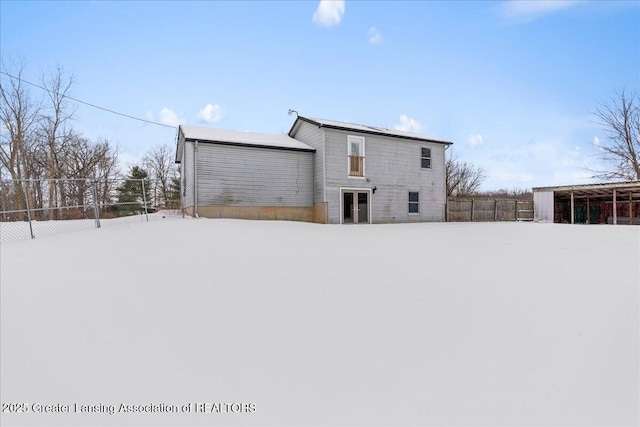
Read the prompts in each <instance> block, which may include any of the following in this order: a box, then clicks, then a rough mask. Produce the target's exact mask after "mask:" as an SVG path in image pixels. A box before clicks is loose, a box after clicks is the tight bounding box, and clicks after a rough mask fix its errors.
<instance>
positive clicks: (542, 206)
mask: <svg viewBox="0 0 640 427" xmlns="http://www.w3.org/2000/svg"><path fill="white" fill-rule="evenodd" d="M553 203H554V202H553V191H534V192H533V220H534V221H535V222H553Z"/></svg>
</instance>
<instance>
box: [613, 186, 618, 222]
mask: <svg viewBox="0 0 640 427" xmlns="http://www.w3.org/2000/svg"><path fill="white" fill-rule="evenodd" d="M616 204H617V201H616V189H615V188H614V189H613V225H617V224H618V210H617V209H616Z"/></svg>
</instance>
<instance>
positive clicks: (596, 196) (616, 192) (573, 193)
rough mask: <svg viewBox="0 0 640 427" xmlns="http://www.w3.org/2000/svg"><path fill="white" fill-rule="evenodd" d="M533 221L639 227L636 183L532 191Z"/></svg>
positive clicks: (639, 191)
mask: <svg viewBox="0 0 640 427" xmlns="http://www.w3.org/2000/svg"><path fill="white" fill-rule="evenodd" d="M533 209H534V214H533V217H534V218H533V219H534V221H538V222H558V223H568V224H636V225H640V181H628V182H616V183H607V184H587V185H564V186H559V187H536V188H533Z"/></svg>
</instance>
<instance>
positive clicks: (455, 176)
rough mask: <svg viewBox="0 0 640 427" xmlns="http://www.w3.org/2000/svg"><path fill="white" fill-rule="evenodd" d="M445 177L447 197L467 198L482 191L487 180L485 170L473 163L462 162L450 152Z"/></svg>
mask: <svg viewBox="0 0 640 427" xmlns="http://www.w3.org/2000/svg"><path fill="white" fill-rule="evenodd" d="M445 177H446V180H447V197H451V196H453V197H467V196H470V195H471V194H473V193H475V192H477V191H478V189H480V185H482V183H483V182H484V180H485V179H487V176H486V174H485V173H484V170H483V169H482V168H480V167H475V166H474V165H472V164H471V163H466V162H461V161H459V160H458V158H457V156H456V154H455V153H453V152H452V151H449V157H448V158H447V161H446V162H445Z"/></svg>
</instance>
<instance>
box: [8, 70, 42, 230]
mask: <svg viewBox="0 0 640 427" xmlns="http://www.w3.org/2000/svg"><path fill="white" fill-rule="evenodd" d="M1 68H2V71H3V72H4V73H6V74H3V79H2V80H0V121H1V124H2V127H3V128H4V129H5V131H4V132H1V133H0V162H1V163H2V166H3V167H4V168H5V169H6V170H7V172H8V173H9V175H10V176H11V178H12V179H13V180H14V187H15V188H14V194H15V197H16V208H17V209H19V210H23V209H25V201H26V202H27V203H28V204H29V206H32V205H33V200H31V199H30V197H31V191H29V182H28V181H22V180H28V179H30V178H32V175H31V166H30V163H31V162H30V159H29V153H30V150H31V149H32V147H33V145H34V142H35V126H36V123H37V120H38V115H39V112H40V105H39V104H38V103H37V102H34V101H33V100H32V99H31V97H30V95H29V92H28V91H27V90H26V89H25V87H24V85H23V82H22V78H21V77H22V74H23V73H24V68H25V65H24V63H23V62H18V63H15V64H11V65H10V66H9V67H7V66H6V65H5V63H4V62H3V63H2V65H1ZM7 74H8V75H9V76H14V77H9V76H6V75H7ZM5 76H6V77H5ZM23 183H24V186H25V188H23V187H22V186H23ZM25 194H26V195H27V200H25V199H24V195H25ZM19 219H21V220H22V219H23V213H22V212H21V213H20V215H19Z"/></svg>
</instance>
